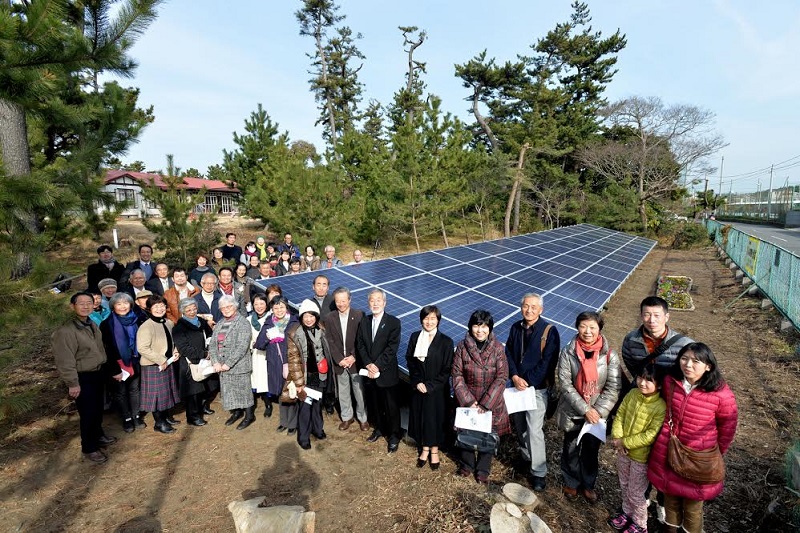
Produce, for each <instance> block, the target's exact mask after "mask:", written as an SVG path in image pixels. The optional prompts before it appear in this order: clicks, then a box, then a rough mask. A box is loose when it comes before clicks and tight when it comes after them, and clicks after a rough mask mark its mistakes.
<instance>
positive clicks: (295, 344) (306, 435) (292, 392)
mask: <svg viewBox="0 0 800 533" xmlns="http://www.w3.org/2000/svg"><path fill="white" fill-rule="evenodd" d="M286 338H287V339H288V341H289V342H288V343H287V348H288V354H287V358H288V361H289V375H288V378H287V380H286V384H285V385H284V387H283V393H282V394H281V402H282V403H298V404H299V405H298V408H297V443H298V444H299V445H300V447H301V448H303V449H304V450H309V449H311V435H314V436H315V437H316V438H317V439H318V440H322V439H324V438H325V437H326V435H325V430H324V429H323V428H322V406H321V404H320V399H321V398H322V391H323V390H324V389H325V385H326V384H327V383H326V382H327V380H328V378H329V377H330V376H331V374H330V372H329V371H328V370H329V369H330V368H331V365H332V364H333V363H332V361H331V360H330V350H329V348H328V341H327V339H326V338H325V332H324V330H323V328H322V324H321V323H320V321H319V307H318V306H317V304H316V303H314V302H313V301H312V300H303V303H302V304H300V323H299V324H293V325H291V326H289V327H288V328H287V329H286ZM308 389H312V390H313V391H315V392H317V393H318V394H315V395H313V396H316V397H312V395H311V392H310V391H309V390H308Z"/></svg>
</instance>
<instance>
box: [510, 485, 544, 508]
mask: <svg viewBox="0 0 800 533" xmlns="http://www.w3.org/2000/svg"><path fill="white" fill-rule="evenodd" d="M503 495H504V496H505V497H506V498H508V499H509V501H511V502H512V503H516V504H517V505H521V506H523V507H530V508H533V507H536V506H537V505H538V504H539V498H537V497H536V494H534V492H533V491H532V490H530V489H529V488H526V487H523V486H522V485H520V484H519V483H506V484H505V485H503Z"/></svg>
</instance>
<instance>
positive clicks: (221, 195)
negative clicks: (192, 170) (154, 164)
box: [103, 170, 240, 218]
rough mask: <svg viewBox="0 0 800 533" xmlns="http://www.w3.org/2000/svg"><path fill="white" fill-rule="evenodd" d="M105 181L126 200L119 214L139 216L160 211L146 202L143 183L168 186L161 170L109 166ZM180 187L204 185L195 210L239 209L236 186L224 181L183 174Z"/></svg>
mask: <svg viewBox="0 0 800 533" xmlns="http://www.w3.org/2000/svg"><path fill="white" fill-rule="evenodd" d="M104 182H105V185H104V186H103V190H104V191H105V192H107V193H110V194H112V195H114V198H115V199H116V200H117V201H118V202H125V201H127V202H128V207H127V208H126V209H125V210H124V211H122V212H121V213H120V215H121V216H124V217H136V218H141V217H143V216H156V217H157V216H160V215H161V213H160V212H159V210H158V208H157V207H156V206H154V205H152V204H151V203H150V202H148V201H147V200H146V199H145V198H144V195H143V194H142V186H143V185H144V186H147V185H150V184H155V185H156V186H157V187H159V188H161V189H166V188H167V184H166V183H164V180H163V179H162V178H161V175H160V174H153V173H150V172H133V171H130V170H109V171H108V172H107V173H106V177H105V179H104ZM182 188H184V189H186V191H187V192H188V193H191V194H195V193H197V192H200V191H202V190H204V189H205V200H204V202H203V203H202V204H198V205H196V206H195V209H194V210H195V212H197V213H223V214H234V213H236V211H237V209H238V207H237V206H238V204H239V198H240V193H239V189H237V188H236V187H231V186H230V185H228V184H227V183H225V182H222V181H219V180H209V179H204V178H183V187H182Z"/></svg>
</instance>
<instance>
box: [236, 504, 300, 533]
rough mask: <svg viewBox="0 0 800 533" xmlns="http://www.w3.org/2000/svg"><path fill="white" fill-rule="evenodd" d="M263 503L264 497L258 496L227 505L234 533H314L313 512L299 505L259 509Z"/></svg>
mask: <svg viewBox="0 0 800 533" xmlns="http://www.w3.org/2000/svg"><path fill="white" fill-rule="evenodd" d="M263 501H264V496H259V497H256V498H253V499H250V500H246V501H233V502H231V503H229V504H228V510H229V511H230V512H231V515H232V516H233V522H234V524H235V525H236V533H314V525H315V520H316V517H315V514H314V513H313V512H306V510H305V509H303V508H302V507H301V506H299V505H276V506H273V507H259V505H260V504H261V503H262V502H263Z"/></svg>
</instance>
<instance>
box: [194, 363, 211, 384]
mask: <svg viewBox="0 0 800 533" xmlns="http://www.w3.org/2000/svg"><path fill="white" fill-rule="evenodd" d="M208 368H213V365H212V364H211V361H209V360H208V359H200V363H198V364H194V363H189V372H191V373H192V379H193V380H195V381H198V382H199V381H205V379H206V378H208V376H210V375H211V374H213V371H212V372H209V371H208Z"/></svg>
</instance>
